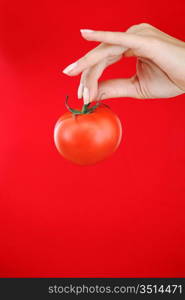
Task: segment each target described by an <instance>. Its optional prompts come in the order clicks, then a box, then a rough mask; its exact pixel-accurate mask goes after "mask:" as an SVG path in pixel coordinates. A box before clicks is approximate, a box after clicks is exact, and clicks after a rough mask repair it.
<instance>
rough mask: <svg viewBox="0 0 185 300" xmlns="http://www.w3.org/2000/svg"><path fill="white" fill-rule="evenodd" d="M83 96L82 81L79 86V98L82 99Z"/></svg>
mask: <svg viewBox="0 0 185 300" xmlns="http://www.w3.org/2000/svg"><path fill="white" fill-rule="evenodd" d="M82 96H83V84H82V83H80V85H79V87H78V99H81V98H82Z"/></svg>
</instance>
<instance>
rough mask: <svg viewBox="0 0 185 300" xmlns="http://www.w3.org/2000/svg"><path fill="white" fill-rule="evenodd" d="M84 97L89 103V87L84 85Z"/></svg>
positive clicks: (85, 102)
mask: <svg viewBox="0 0 185 300" xmlns="http://www.w3.org/2000/svg"><path fill="white" fill-rule="evenodd" d="M83 99H84V104H88V103H89V89H88V88H87V87H84V91H83Z"/></svg>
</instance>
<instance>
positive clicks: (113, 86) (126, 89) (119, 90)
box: [97, 76, 144, 100]
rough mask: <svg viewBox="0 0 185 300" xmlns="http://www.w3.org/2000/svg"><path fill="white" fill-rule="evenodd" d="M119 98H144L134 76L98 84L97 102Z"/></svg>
mask: <svg viewBox="0 0 185 300" xmlns="http://www.w3.org/2000/svg"><path fill="white" fill-rule="evenodd" d="M120 97H131V98H137V99H141V98H144V96H143V95H142V93H141V91H140V88H139V82H138V79H137V77H136V76H133V77H131V78H126V79H122V78H120V79H111V80H105V81H101V82H100V83H99V86H98V94H97V100H103V99H109V98H120Z"/></svg>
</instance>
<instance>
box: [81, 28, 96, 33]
mask: <svg viewBox="0 0 185 300" xmlns="http://www.w3.org/2000/svg"><path fill="white" fill-rule="evenodd" d="M80 31H81V33H91V32H94V30H92V29H80Z"/></svg>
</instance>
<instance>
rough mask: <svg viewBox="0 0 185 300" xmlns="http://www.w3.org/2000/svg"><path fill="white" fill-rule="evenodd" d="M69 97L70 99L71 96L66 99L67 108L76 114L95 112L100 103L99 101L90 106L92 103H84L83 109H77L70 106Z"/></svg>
mask: <svg viewBox="0 0 185 300" xmlns="http://www.w3.org/2000/svg"><path fill="white" fill-rule="evenodd" d="M68 99H69V96H66V101H65V105H66V108H67V109H68V110H69V111H70V112H71V113H73V114H74V115H84V114H89V113H91V112H93V111H94V110H95V109H96V108H97V107H98V106H99V105H100V103H97V104H95V105H93V106H92V107H90V108H89V105H90V103H88V104H84V105H83V107H82V109H81V110H77V109H73V108H72V107H70V106H69V104H68Z"/></svg>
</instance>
